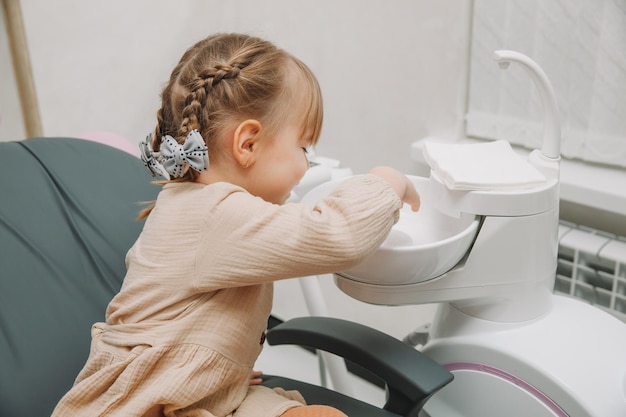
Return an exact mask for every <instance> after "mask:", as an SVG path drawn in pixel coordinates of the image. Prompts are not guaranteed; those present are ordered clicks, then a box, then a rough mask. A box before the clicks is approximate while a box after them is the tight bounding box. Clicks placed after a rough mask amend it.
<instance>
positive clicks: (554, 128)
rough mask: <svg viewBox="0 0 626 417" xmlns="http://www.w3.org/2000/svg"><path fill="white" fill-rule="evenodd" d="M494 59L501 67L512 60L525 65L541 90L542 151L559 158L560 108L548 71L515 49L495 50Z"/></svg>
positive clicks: (504, 67) (545, 154) (548, 156)
mask: <svg viewBox="0 0 626 417" xmlns="http://www.w3.org/2000/svg"><path fill="white" fill-rule="evenodd" d="M494 59H495V60H496V61H497V62H498V65H499V66H500V68H503V69H506V68H508V66H509V64H510V63H511V62H517V63H519V64H521V65H522V67H524V69H525V70H526V72H527V73H528V74H529V75H530V78H531V79H532V80H533V82H534V84H535V87H537V89H538V90H539V94H540V96H541V104H542V107H543V112H544V127H543V145H542V148H541V153H542V154H543V155H544V156H545V157H546V158H550V159H559V158H560V155H561V122H560V117H559V110H558V108H557V106H556V97H555V95H554V90H553V89H552V84H551V83H550V80H549V79H548V76H547V75H546V73H545V72H544V71H543V69H541V67H540V66H539V65H537V63H536V62H535V61H533V60H532V59H530V58H529V57H527V56H526V55H524V54H521V53H519V52H515V51H508V50H498V51H495V52H494Z"/></svg>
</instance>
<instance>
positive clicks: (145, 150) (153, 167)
mask: <svg viewBox="0 0 626 417" xmlns="http://www.w3.org/2000/svg"><path fill="white" fill-rule="evenodd" d="M151 143H152V135H148V136H147V137H146V140H144V141H143V142H139V153H140V156H141V161H142V162H143V164H144V165H145V166H146V168H148V172H150V175H152V176H153V177H154V176H155V175H160V176H162V177H165V178H168V179H169V177H168V175H167V174H166V173H164V172H163V169H162V168H163V167H162V166H161V164H159V162H158V161H157V158H156V157H155V155H154V153H153V152H152V145H151Z"/></svg>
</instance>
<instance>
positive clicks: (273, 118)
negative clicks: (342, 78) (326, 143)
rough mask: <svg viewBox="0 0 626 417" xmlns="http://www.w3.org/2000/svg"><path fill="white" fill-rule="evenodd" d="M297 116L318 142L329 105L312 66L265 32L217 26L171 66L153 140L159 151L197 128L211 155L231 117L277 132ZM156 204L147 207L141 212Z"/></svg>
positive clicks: (191, 177) (190, 176) (187, 176)
mask: <svg viewBox="0 0 626 417" xmlns="http://www.w3.org/2000/svg"><path fill="white" fill-rule="evenodd" d="M294 81H295V82H294ZM294 109H295V110H294ZM293 117H300V118H302V119H301V120H300V121H298V122H299V123H301V126H302V135H303V136H306V138H305V139H306V141H307V142H308V143H309V144H311V145H313V144H315V143H317V141H318V139H319V136H320V133H321V127H322V119H323V106H322V95H321V91H320V87H319V84H318V82H317V79H316V78H315V76H314V75H313V73H312V72H311V70H310V69H309V68H308V67H307V66H306V65H305V64H304V63H303V62H301V61H300V60H298V59H297V58H295V57H293V56H292V55H290V54H289V53H287V52H285V51H284V50H282V49H279V48H277V47H276V46H275V45H274V44H272V43H271V42H268V41H266V40H263V39H260V38H256V37H252V36H248V35H244V34H237V33H229V34H216V35H212V36H209V37H208V38H206V39H203V40H201V41H199V42H198V43H196V44H195V45H193V46H192V47H191V48H189V49H188V50H187V51H186V52H185V53H184V54H183V56H182V58H181V59H180V61H179V62H178V64H177V65H176V67H175V68H174V70H173V71H172V74H171V76H170V79H169V82H168V84H167V86H166V87H165V88H164V89H163V92H162V93H161V108H160V109H159V110H158V112H157V125H156V128H155V130H154V135H153V136H152V143H151V145H152V148H153V149H154V150H155V151H158V150H159V147H160V145H161V142H162V140H163V137H164V136H165V135H170V136H172V137H173V138H174V139H175V140H176V141H177V142H178V143H183V141H184V140H185V138H186V137H187V135H188V134H189V132H191V131H192V130H194V129H197V130H198V131H199V132H200V134H201V135H202V137H203V138H204V141H205V143H206V145H207V148H208V150H209V160H210V158H211V154H212V153H213V154H215V153H216V152H219V151H220V149H219V143H220V141H219V138H220V137H221V136H222V135H223V134H224V133H225V132H226V130H227V129H228V128H229V127H230V126H232V125H233V124H235V123H238V122H241V121H243V120H246V119H257V120H259V121H260V122H261V123H262V124H263V126H264V134H265V135H272V134H274V133H276V132H277V131H278V130H279V129H280V127H281V125H282V124H284V123H285V122H286V121H288V120H290V118H293ZM291 120H293V119H291ZM197 176H198V173H197V172H196V171H194V170H193V169H189V168H188V167H187V170H186V172H185V173H184V175H183V176H182V177H181V178H177V179H174V180H172V181H195V180H196V178H197ZM150 210H151V207H149V208H147V209H145V210H143V211H142V213H141V214H140V218H144V217H146V216H147V215H148V214H149V212H150Z"/></svg>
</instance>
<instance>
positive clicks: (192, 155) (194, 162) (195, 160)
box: [160, 129, 209, 178]
mask: <svg viewBox="0 0 626 417" xmlns="http://www.w3.org/2000/svg"><path fill="white" fill-rule="evenodd" d="M160 151H161V165H163V168H165V171H167V173H168V174H169V175H170V177H171V178H180V177H182V176H183V174H184V173H185V165H189V166H190V167H191V168H193V169H194V170H196V171H198V172H201V171H206V170H207V169H208V168H209V151H208V149H207V147H206V144H205V143H204V139H202V135H200V132H198V131H197V130H195V129H194V130H192V131H191V132H189V134H188V135H187V137H186V138H185V142H183V144H182V145H181V144H179V143H178V142H176V140H175V139H174V138H173V137H171V136H170V135H166V136H164V137H163V142H162V143H161V149H160Z"/></svg>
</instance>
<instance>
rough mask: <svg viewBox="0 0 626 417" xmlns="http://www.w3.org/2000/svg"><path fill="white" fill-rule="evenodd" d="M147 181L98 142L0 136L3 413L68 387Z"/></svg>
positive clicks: (41, 403)
mask: <svg viewBox="0 0 626 417" xmlns="http://www.w3.org/2000/svg"><path fill="white" fill-rule="evenodd" d="M150 181H151V177H150V176H149V174H148V173H147V171H146V170H145V168H144V167H143V164H142V163H141V161H140V160H139V159H137V158H134V157H133V156H131V155H129V154H127V153H125V152H122V151H120V150H117V149H115V148H112V147H109V146H106V145H102V144H99V143H94V142H90V141H85V140H80V139H71V138H45V139H44V138H42V139H29V140H24V141H20V142H4V143H0V416H2V417H18V416H19V417H21V416H29V417H43V416H49V415H50V414H51V412H52V409H53V408H54V406H55V405H56V403H57V401H58V400H59V399H60V398H61V396H62V395H63V394H64V393H65V392H66V391H67V390H68V389H69V388H70V387H71V385H72V383H73V381H74V378H75V377H76V375H77V374H78V372H79V371H80V369H81V368H82V366H83V364H84V363H85V360H86V359H87V355H88V353H89V343H90V340H91V337H90V333H89V331H90V327H91V324H93V323H94V322H97V321H102V320H103V319H104V311H105V309H106V306H107V304H108V302H109V301H110V299H111V298H112V297H113V295H114V294H115V293H116V292H117V291H118V290H119V288H120V285H121V283H122V280H123V278H124V274H125V265H124V262H123V261H124V256H125V253H126V251H127V250H128V249H129V248H130V246H131V245H132V244H133V242H134V241H135V239H136V238H137V236H138V234H139V232H140V230H141V227H142V223H141V222H138V221H136V220H135V218H136V216H137V214H138V212H139V210H140V209H141V203H142V202H146V201H150V200H154V199H155V198H156V194H157V193H158V191H159V189H160V187H158V186H157V185H154V184H151V182H150ZM113 196H114V197H113Z"/></svg>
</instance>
